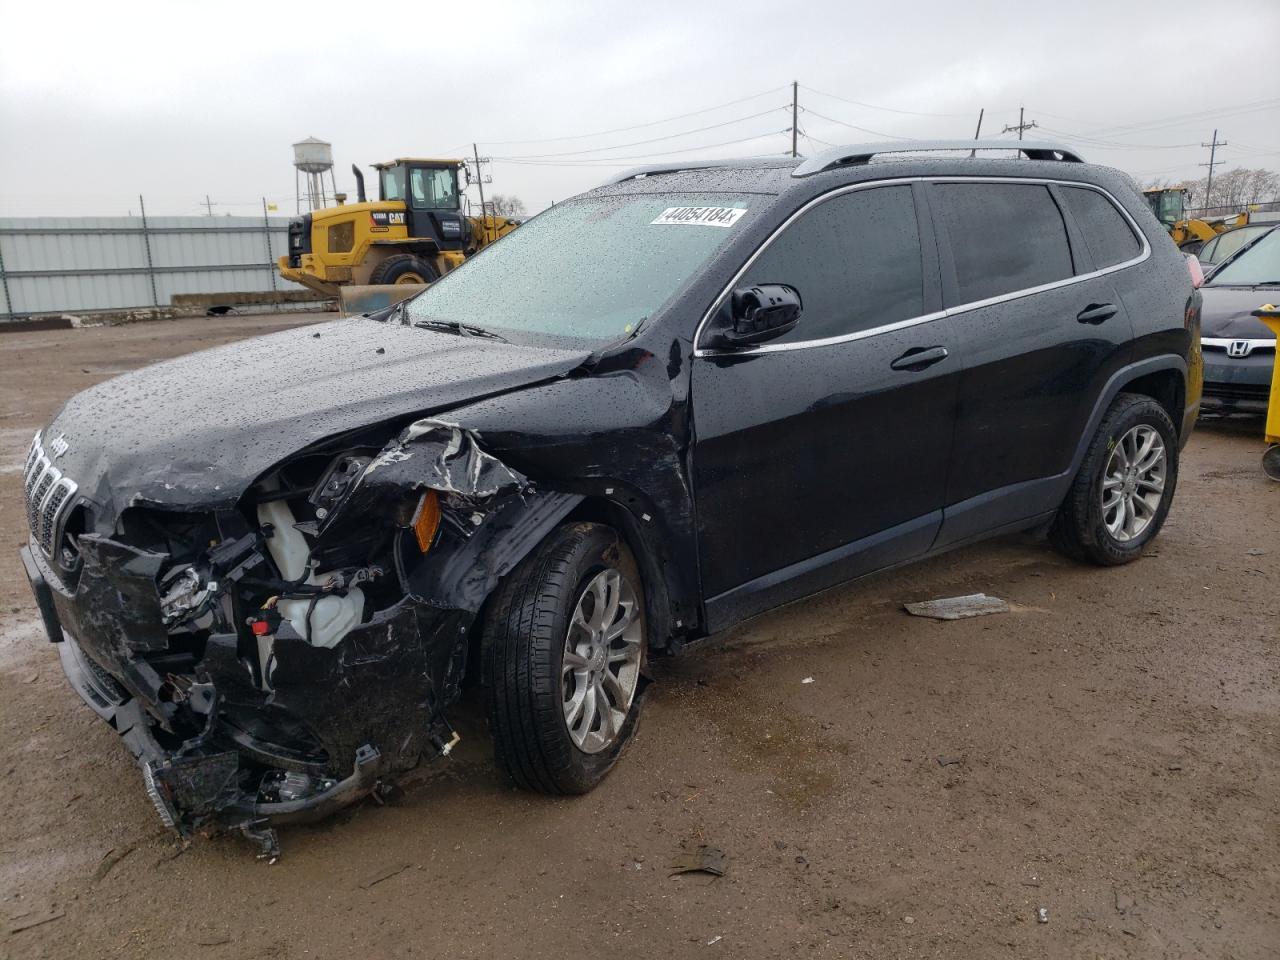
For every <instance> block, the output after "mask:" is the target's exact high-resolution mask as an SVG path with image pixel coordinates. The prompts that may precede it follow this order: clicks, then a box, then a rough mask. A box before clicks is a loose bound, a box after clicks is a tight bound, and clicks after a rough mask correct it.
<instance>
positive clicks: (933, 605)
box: [902, 593, 1009, 620]
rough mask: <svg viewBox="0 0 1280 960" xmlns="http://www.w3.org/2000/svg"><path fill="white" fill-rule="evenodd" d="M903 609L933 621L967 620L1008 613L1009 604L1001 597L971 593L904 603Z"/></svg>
mask: <svg viewBox="0 0 1280 960" xmlns="http://www.w3.org/2000/svg"><path fill="white" fill-rule="evenodd" d="M902 606H903V609H905V610H906V611H907V613H909V614H911V615H912V616H915V617H929V618H930V619H933V620H966V619H968V618H969V617H985V616H988V615H989V614H993V613H1008V612H1009V604H1008V603H1006V602H1005V601H1004V600H1001V599H1000V598H999V597H989V596H987V595H986V594H985V593H971V594H967V595H966V596H963V597H942V598H940V599H938V600H923V601H921V602H919V603H904V604H903V605H902Z"/></svg>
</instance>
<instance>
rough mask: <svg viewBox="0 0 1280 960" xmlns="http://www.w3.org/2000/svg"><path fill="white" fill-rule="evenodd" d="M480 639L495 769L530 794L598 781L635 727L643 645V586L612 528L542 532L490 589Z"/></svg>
mask: <svg viewBox="0 0 1280 960" xmlns="http://www.w3.org/2000/svg"><path fill="white" fill-rule="evenodd" d="M482 643H483V652H484V653H483V655H484V674H485V687H486V691H487V698H488V713H489V726H490V729H491V730H492V732H493V740H494V753H495V757H496V759H497V762H498V766H499V767H501V768H502V769H503V770H504V771H506V773H507V774H508V775H509V776H510V777H511V779H512V780H513V781H515V783H516V785H517V786H520V787H523V788H524V789H526V790H536V791H538V792H541V793H552V794H574V793H585V792H587V791H588V790H590V789H591V788H592V787H594V786H595V785H596V784H598V783H599V782H600V781H601V780H603V779H604V777H605V776H606V775H607V774H608V772H609V770H610V769H612V767H613V765H614V763H615V762H616V761H617V759H618V757H619V755H620V754H621V753H622V751H623V749H624V748H625V747H626V745H627V744H628V742H630V740H631V737H632V735H633V734H634V733H635V727H636V722H637V719H638V716H639V712H640V699H641V697H640V693H641V688H642V687H643V680H642V678H641V672H642V671H643V669H644V659H645V655H646V653H647V650H648V637H647V624H646V621H645V615H644V589H643V583H642V581H641V579H640V573H639V569H638V567H637V566H636V562H635V559H634V558H633V557H632V555H631V551H630V550H628V549H627V545H626V544H625V543H624V542H623V541H622V539H621V538H620V537H619V536H618V534H617V533H616V532H614V531H613V530H612V529H610V528H609V527H606V526H602V525H600V524H595V523H571V524H566V525H564V526H562V527H560V528H558V529H557V530H556V531H555V532H553V533H552V534H551V536H549V537H548V538H547V539H546V540H545V541H544V542H543V543H542V545H541V546H539V547H538V548H537V549H536V550H535V551H534V552H533V554H532V555H531V556H529V557H527V558H526V559H525V560H524V561H523V562H521V563H520V565H519V566H517V567H516V569H515V570H513V571H512V572H511V574H510V575H509V576H508V577H507V578H506V580H505V581H504V583H503V584H502V586H501V587H499V589H498V591H497V593H496V594H495V596H494V597H493V599H492V601H491V602H490V608H489V611H488V613H487V615H486V618H485V623H484V634H483V639H482Z"/></svg>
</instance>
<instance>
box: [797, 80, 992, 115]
mask: <svg viewBox="0 0 1280 960" xmlns="http://www.w3.org/2000/svg"><path fill="white" fill-rule="evenodd" d="M801 86H802V87H804V88H805V89H806V90H808V91H809V92H810V93H816V94H818V95H819V96H823V97H830V98H831V99H832V100H839V101H841V102H843V103H847V104H850V105H851V106H855V107H865V108H866V109H868V110H883V111H884V112H885V113H901V114H904V115H906V116H909V117H967V116H969V114H967V113H924V112H922V111H920V110H898V109H895V108H894V107H880V106H877V105H876V104H874V103H863V102H862V101H861V100H850V99H849V98H848V97H841V96H837V95H836V94H834V93H826V92H824V91H822V90H817V89H815V88H813V87H810V86H808V85H806V84H801Z"/></svg>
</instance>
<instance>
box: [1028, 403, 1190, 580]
mask: <svg viewBox="0 0 1280 960" xmlns="http://www.w3.org/2000/svg"><path fill="white" fill-rule="evenodd" d="M1177 482H1178V435H1177V433H1176V431H1175V430H1174V426H1173V421H1172V420H1170V419H1169V414H1168V413H1166V412H1165V409H1164V407H1162V406H1160V404H1159V403H1157V402H1156V401H1155V400H1152V399H1151V398H1150V397H1144V396H1139V395H1137V394H1130V393H1122V394H1121V395H1120V396H1119V397H1117V398H1116V401H1115V403H1113V404H1112V405H1111V409H1109V410H1108V411H1107V413H1106V416H1104V417H1103V418H1102V423H1101V424H1099V426H1098V432H1097V433H1096V434H1095V435H1094V438H1093V441H1092V442H1091V443H1090V445H1089V449H1088V451H1087V452H1086V453H1085V458H1084V462H1083V463H1082V464H1081V465H1080V472H1079V473H1078V474H1077V475H1076V478H1075V480H1074V481H1073V483H1072V485H1071V491H1070V492H1069V493H1068V494H1067V499H1066V500H1065V501H1064V502H1063V504H1062V507H1061V508H1060V509H1059V511H1058V516H1057V517H1056V518H1055V520H1054V522H1053V527H1052V529H1051V530H1050V533H1049V537H1050V540H1051V541H1052V543H1053V544H1054V546H1055V547H1057V548H1058V549H1059V550H1061V551H1062V552H1063V553H1065V554H1067V555H1068V556H1070V557H1073V558H1075V559H1077V560H1088V561H1090V562H1092V563H1096V564H1100V565H1102V566H1114V565H1116V564H1121V563H1128V562H1129V561H1131V560H1136V559H1137V558H1138V557H1139V556H1141V554H1142V548H1143V547H1144V546H1146V545H1147V543H1149V542H1150V541H1151V540H1152V539H1153V538H1154V537H1155V536H1156V534H1158V533H1159V532H1160V528H1161V527H1162V526H1163V525H1164V521H1165V517H1166V516H1168V513H1169V505H1170V502H1171V501H1172V500H1173V491H1174V488H1175V487H1176V486H1177Z"/></svg>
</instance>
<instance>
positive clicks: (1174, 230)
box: [1142, 187, 1249, 253]
mask: <svg viewBox="0 0 1280 960" xmlns="http://www.w3.org/2000/svg"><path fill="white" fill-rule="evenodd" d="M1142 195H1143V196H1144V197H1145V198H1146V201H1147V206H1149V207H1150V208H1151V212H1152V213H1154V214H1155V215H1156V219H1157V220H1159V221H1160V222H1161V223H1163V224H1164V228H1165V229H1166V230H1168V231H1169V236H1171V237H1173V242H1174V243H1176V244H1177V245H1178V247H1179V248H1180V249H1182V250H1184V252H1186V253H1198V252H1199V250H1200V248H1201V247H1202V246H1203V245H1204V243H1205V242H1206V241H1208V240H1212V239H1213V238H1214V237H1216V236H1217V235H1218V234H1220V233H1222V232H1224V231H1226V230H1229V229H1231V228H1232V227H1243V226H1244V225H1245V224H1247V223H1248V222H1249V214H1248V213H1247V212H1243V213H1238V214H1235V215H1234V216H1225V217H1212V218H1208V219H1202V218H1196V217H1192V218H1190V219H1188V218H1187V216H1186V203H1187V188H1186V187H1152V188H1151V189H1150V190H1143V191H1142Z"/></svg>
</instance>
